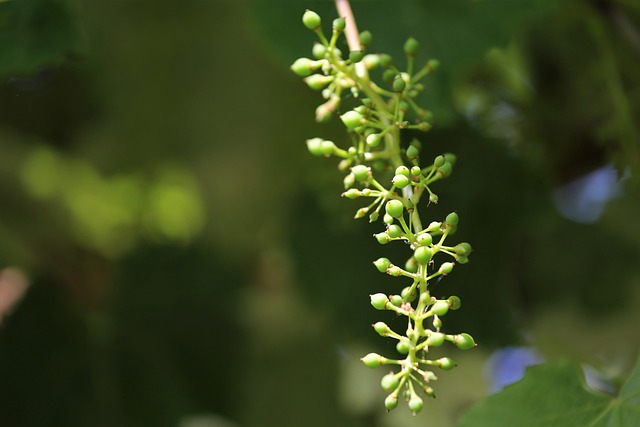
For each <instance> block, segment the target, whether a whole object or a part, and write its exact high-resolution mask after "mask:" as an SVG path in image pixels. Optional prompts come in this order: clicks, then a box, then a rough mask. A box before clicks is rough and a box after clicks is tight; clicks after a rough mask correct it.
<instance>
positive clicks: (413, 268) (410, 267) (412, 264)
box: [404, 257, 418, 273]
mask: <svg viewBox="0 0 640 427" xmlns="http://www.w3.org/2000/svg"><path fill="white" fill-rule="evenodd" d="M404 269H405V270H407V271H408V272H409V273H417V272H418V263H417V262H416V259H415V258H414V257H411V258H409V259H408V260H407V262H406V263H405V264H404Z"/></svg>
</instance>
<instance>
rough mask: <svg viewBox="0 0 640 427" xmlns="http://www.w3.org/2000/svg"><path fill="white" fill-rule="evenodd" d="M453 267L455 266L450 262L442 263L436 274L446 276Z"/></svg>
mask: <svg viewBox="0 0 640 427" xmlns="http://www.w3.org/2000/svg"><path fill="white" fill-rule="evenodd" d="M454 265H455V264H454V263H452V262H443V263H442V265H441V266H440V269H438V273H440V274H444V275H447V274H449V273H451V271H452V270H453V266H454Z"/></svg>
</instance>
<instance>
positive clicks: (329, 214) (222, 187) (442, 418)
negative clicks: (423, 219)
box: [0, 0, 640, 427]
mask: <svg viewBox="0 0 640 427" xmlns="http://www.w3.org/2000/svg"><path fill="white" fill-rule="evenodd" d="M352 6H353V9H354V12H355V15H356V19H357V21H358V24H359V27H360V29H361V30H364V29H368V30H370V31H371V32H372V33H373V37H374V40H373V44H372V46H371V50H372V51H374V52H378V51H380V52H388V53H390V54H392V55H393V56H394V57H395V58H396V60H397V62H398V63H399V64H403V61H404V60H403V57H402V50H401V49H402V44H403V43H404V40H405V39H406V38H407V37H409V36H413V37H415V38H417V39H418V40H419V41H420V42H421V44H422V50H421V53H420V54H419V55H418V63H420V61H427V60H428V59H431V58H437V59H439V60H440V61H441V67H440V69H439V70H438V72H437V73H435V74H434V75H433V76H430V77H429V78H428V79H427V80H426V82H427V91H426V95H425V97H424V99H423V100H422V102H424V105H425V106H427V107H428V108H430V109H432V110H433V112H434V114H435V126H434V129H433V130H432V131H430V132H429V133H428V134H426V135H419V137H420V138H421V139H422V141H423V146H424V153H425V154H424V155H423V156H426V157H427V158H432V157H434V156H436V155H438V154H440V153H442V152H445V151H447V152H449V151H450V152H454V153H456V154H457V156H458V162H457V163H456V167H455V170H454V174H453V175H452V176H451V178H449V179H448V180H446V181H444V182H442V183H440V184H438V185H437V188H435V190H436V191H437V192H438V194H439V196H440V203H439V205H438V206H437V207H430V208H429V209H425V210H423V211H424V212H425V215H426V216H427V220H429V221H430V220H431V219H438V218H440V216H442V215H443V214H446V213H447V212H450V211H453V210H455V211H457V212H458V213H459V215H460V218H461V220H460V226H459V229H458V234H457V236H458V238H459V239H461V240H464V241H468V242H470V243H471V244H472V245H473V247H474V249H475V251H474V253H473V255H472V257H471V262H470V263H469V264H468V265H465V266H463V268H456V271H455V272H454V273H453V274H451V275H450V276H448V277H447V278H446V279H445V280H443V281H442V282H441V283H440V284H438V285H437V288H436V289H435V290H434V292H435V293H438V294H439V295H450V294H456V295H459V296H460V297H461V299H462V301H463V308H462V309H461V310H460V311H457V312H455V313H453V314H450V315H449V316H447V323H446V325H447V327H448V328H450V330H451V331H455V332H462V331H464V332H468V333H470V334H472V335H473V336H474V337H475V339H476V341H477V342H478V343H479V347H478V348H477V349H476V350H474V351H472V352H468V353H463V354H461V352H459V351H457V350H455V349H452V348H451V349H449V353H448V354H450V355H451V356H452V357H454V358H455V359H456V361H457V362H458V364H459V367H458V368H457V369H456V370H454V371H452V372H447V373H443V374H442V375H440V377H441V378H440V381H438V383H437V384H436V392H437V393H438V399H437V400H436V401H429V402H427V403H426V408H425V413H426V414H423V415H420V416H419V417H418V418H417V419H414V418H412V417H411V416H410V414H409V411H408V410H407V409H406V408H402V407H401V408H399V409H398V410H397V411H395V412H394V413H392V414H390V415H387V414H386V413H385V411H384V407H383V405H382V399H383V398H384V394H383V392H382V390H380V389H379V386H378V382H379V378H380V377H381V376H382V374H383V372H382V371H380V370H378V371H370V370H368V369H367V368H365V367H363V366H362V365H361V363H360V362H359V360H358V359H359V358H360V357H361V356H363V355H364V354H366V353H368V352H370V351H379V352H381V353H384V352H387V353H390V354H393V353H391V352H392V351H394V350H393V343H390V342H387V341H386V340H384V339H381V338H380V337H378V336H377V334H375V333H374V332H373V331H372V330H371V328H370V325H371V323H373V322H375V321H377V320H384V321H386V322H388V323H390V324H393V321H394V320H393V319H392V318H391V315H390V314H388V313H380V312H376V311H375V310H374V309H373V308H371V306H370V305H369V302H368V295H369V294H371V293H374V292H381V291H382V292H388V293H390V292H393V290H392V289H395V288H394V286H396V284H397V283H396V282H394V281H397V279H390V278H388V277H385V276H383V275H380V274H379V273H377V271H376V270H375V269H374V268H373V267H372V266H371V261H373V260H374V259H376V258H378V257H380V256H388V257H389V258H392V259H393V257H394V256H395V257H402V256H405V255H406V254H405V253H404V250H405V248H403V247H400V246H398V247H395V246H392V245H390V246H385V247H381V246H379V245H378V244H377V243H376V242H375V241H374V240H373V239H372V238H371V234H373V233H375V232H379V231H380V229H381V225H380V223H378V224H374V225H370V224H367V223H365V222H356V221H353V220H352V219H351V218H352V216H353V213H354V212H355V210H356V209H357V208H358V207H359V204H357V203H356V202H351V201H345V200H344V199H341V198H340V197H339V194H340V192H341V180H342V176H341V175H340V173H339V172H338V171H337V170H336V169H335V166H336V162H335V161H334V160H325V159H317V158H312V157H311V156H310V155H309V154H308V153H307V151H306V148H305V144H304V141H305V139H307V138H311V137H315V136H322V137H325V138H329V139H333V140H334V141H336V143H338V145H343V146H344V144H345V142H346V141H347V139H346V137H345V136H344V132H343V129H341V126H340V125H339V124H338V123H336V122H334V123H331V124H322V125H319V124H316V123H315V122H314V121H313V111H314V108H315V106H316V105H317V104H319V103H320V102H321V99H320V96H319V94H318V93H314V92H312V91H311V90H309V89H308V88H307V87H306V85H304V83H303V82H302V81H301V80H300V79H299V78H297V77H296V76H295V75H294V74H293V73H292V72H291V71H290V70H289V68H288V67H289V65H290V64H291V63H292V62H293V61H294V60H295V59H296V58H297V57H300V56H310V49H311V46H312V43H313V42H314V41H315V36H314V34H313V33H311V32H310V31H308V30H307V29H306V28H305V27H304V26H303V25H302V23H301V21H300V17H301V16H302V13H303V12H304V10H305V9H306V8H311V9H314V10H316V11H317V12H318V13H320V14H321V16H322V17H323V19H324V24H325V25H324V26H325V29H326V30H328V29H329V23H330V22H331V20H332V19H333V18H334V17H335V10H334V7H333V3H332V2H330V1H317V0H313V1H312V0H309V1H306V2H303V1H293V0H292V1H266V0H262V1H206V0H182V1H169V0H161V1H147V0H133V1H124V0H105V1H99V2H95V1H84V0H77V1H72V0H68V1H67V0H29V1H26V0H25V1H18V0H12V1H6V2H1V3H0V52H1V54H0V76H1V77H2V80H1V81H0V270H2V269H11V270H3V274H4V276H0V296H1V295H2V293H3V292H4V293H5V295H6V292H7V289H9V288H10V287H11V286H17V285H16V281H17V282H20V283H22V281H23V279H24V280H26V281H28V282H29V283H30V287H29V288H28V290H27V292H26V294H25V295H24V297H23V299H22V300H21V302H20V303H19V304H16V305H15V306H14V309H13V311H12V313H11V314H10V315H8V316H7V317H6V318H5V319H4V321H3V323H2V325H1V326H0V425H2V426H3V427H23V426H24V427H31V426H67V427H73V426H144V425H153V426H159V427H161V426H181V427H225V426H227V427H228V426H245V427H253V426H281V427H286V426H300V425H305V426H309V427H313V426H334V425H335V426H365V425H366V426H391V425H394V426H404V425H407V426H408V425H417V424H422V423H427V421H428V422H429V423H430V425H438V426H441V427H446V426H453V425H455V423H456V420H457V418H458V416H459V415H460V414H461V413H462V412H463V411H464V410H465V409H466V408H467V407H469V405H471V404H472V403H473V402H475V401H477V400H479V399H481V398H482V397H483V396H485V394H486V391H487V390H488V389H489V388H491V384H492V382H494V381H495V380H496V375H498V374H499V373H496V372H491V371H487V368H486V361H487V360H488V358H489V357H490V356H491V354H492V352H493V351H494V350H496V349H505V348H512V347H513V346H525V347H532V348H536V351H537V352H538V354H539V355H540V356H541V357H544V358H546V359H555V358H571V359H574V360H577V361H580V362H584V363H587V364H590V365H591V366H593V367H595V368H597V369H598V370H599V371H600V373H601V375H602V377H603V378H604V379H605V380H606V381H610V382H611V383H612V384H614V385H615V384H618V383H619V382H620V381H621V379H622V378H623V377H624V375H625V374H627V373H628V372H629V370H630V368H631V367H632V366H633V364H634V362H635V359H636V356H637V354H638V342H639V339H638V333H637V325H638V322H639V321H640V318H639V315H638V312H639V311H638V307H639V305H640V299H639V297H640V294H639V293H638V285H640V268H639V266H638V259H639V254H640V224H639V223H638V214H639V212H640V210H639V207H640V206H639V205H640V198H639V197H638V196H639V195H640V189H639V186H638V175H639V174H640V168H639V166H640V155H639V150H640V143H639V142H640V138H639V136H640V126H639V125H638V123H640V71H639V70H640V61H639V59H640V4H639V3H638V2H637V1H634V0H624V1H623V0H617V1H614V0H598V1H587V0H568V1H565V2H561V3H559V4H556V2H552V1H550V0H526V1H506V0H482V1H481V0H478V1H467V0H447V1H444V0H431V1H364V0H360V1H353V3H352ZM411 136H418V135H408V136H407V137H411ZM603 168H604V169H603ZM594 171H600V172H601V174H600V175H598V176H599V177H600V178H601V179H600V180H597V179H596V178H593V175H589V174H591V173H593V172H594ZM586 176H591V177H592V180H590V181H585V180H584V177H586ZM623 177H624V179H623ZM580 179H582V181H579V180H580ZM576 180H578V181H576ZM576 182H577V183H576ZM567 212H569V213H567ZM7 272H13V273H15V272H18V273H19V274H18V276H17V279H16V278H15V277H14V276H12V277H14V280H9V279H7V277H9V276H7ZM20 274H21V275H23V276H24V277H22V276H20ZM3 277H4V280H2V278H3ZM398 289H399V288H398ZM0 307H1V306H0ZM5 314H6V313H5Z"/></svg>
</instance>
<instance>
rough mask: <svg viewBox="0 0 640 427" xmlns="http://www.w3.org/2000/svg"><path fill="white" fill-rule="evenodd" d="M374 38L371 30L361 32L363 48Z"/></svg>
mask: <svg viewBox="0 0 640 427" xmlns="http://www.w3.org/2000/svg"><path fill="white" fill-rule="evenodd" d="M372 40H373V36H372V35H371V33H370V32H369V31H363V32H361V33H360V46H362V49H366V47H367V46H369V45H370V44H371V41H372Z"/></svg>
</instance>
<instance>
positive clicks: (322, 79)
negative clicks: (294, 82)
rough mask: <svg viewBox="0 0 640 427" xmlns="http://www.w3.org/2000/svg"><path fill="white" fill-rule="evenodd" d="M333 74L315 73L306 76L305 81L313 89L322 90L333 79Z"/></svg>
mask: <svg viewBox="0 0 640 427" xmlns="http://www.w3.org/2000/svg"><path fill="white" fill-rule="evenodd" d="M333 79H334V77H333V76H324V75H322V74H313V75H311V76H309V77H305V78H304V82H305V83H306V84H307V86H309V87H310V88H311V89H313V90H320V89H322V88H324V87H325V86H326V85H328V84H329V83H331V82H332V81H333Z"/></svg>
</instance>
